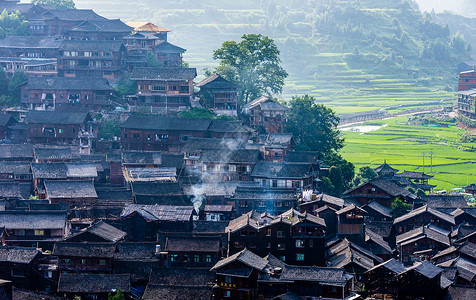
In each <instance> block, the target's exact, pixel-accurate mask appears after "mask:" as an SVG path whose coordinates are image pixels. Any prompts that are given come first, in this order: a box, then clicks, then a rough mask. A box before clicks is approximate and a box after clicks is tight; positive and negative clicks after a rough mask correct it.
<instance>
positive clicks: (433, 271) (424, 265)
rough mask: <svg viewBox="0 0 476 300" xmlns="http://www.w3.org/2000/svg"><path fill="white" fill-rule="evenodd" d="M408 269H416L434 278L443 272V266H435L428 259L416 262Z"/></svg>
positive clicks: (427, 276)
mask: <svg viewBox="0 0 476 300" xmlns="http://www.w3.org/2000/svg"><path fill="white" fill-rule="evenodd" d="M408 270H414V271H416V272H418V273H420V274H421V275H423V276H425V277H426V278H429V279H432V278H434V277H435V276H437V275H439V274H440V273H441V272H443V269H442V268H440V267H437V266H435V265H434V264H432V263H431V262H429V261H427V260H425V261H423V262H418V263H416V264H415V265H413V266H411V267H410V268H408Z"/></svg>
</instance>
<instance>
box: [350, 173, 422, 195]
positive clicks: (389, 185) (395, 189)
mask: <svg viewBox="0 0 476 300" xmlns="http://www.w3.org/2000/svg"><path fill="white" fill-rule="evenodd" d="M367 184H371V185H373V186H376V187H378V188H379V189H381V190H383V191H385V192H386V193H388V194H389V195H391V196H393V197H398V196H403V197H409V198H412V199H416V196H415V195H413V194H412V193H410V192H409V191H408V190H406V189H404V188H402V187H400V186H398V185H396V184H395V183H393V182H391V181H389V180H387V179H384V178H381V177H377V178H375V179H372V180H370V181H369V182H366V183H363V184H361V185H359V186H358V187H356V188H353V189H351V190H348V191H346V192H345V193H344V194H345V195H346V194H349V193H350V192H352V191H355V190H357V189H360V188H361V187H363V186H365V185H367Z"/></svg>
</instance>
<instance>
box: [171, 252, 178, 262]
mask: <svg viewBox="0 0 476 300" xmlns="http://www.w3.org/2000/svg"><path fill="white" fill-rule="evenodd" d="M170 261H171V262H174V261H178V254H172V255H170Z"/></svg>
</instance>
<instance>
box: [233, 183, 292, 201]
mask: <svg viewBox="0 0 476 300" xmlns="http://www.w3.org/2000/svg"><path fill="white" fill-rule="evenodd" d="M233 198H234V199H247V200H290V201H297V195H296V190H295V189H293V188H263V187H241V186H238V187H237V188H236V190H235V195H234V197H233Z"/></svg>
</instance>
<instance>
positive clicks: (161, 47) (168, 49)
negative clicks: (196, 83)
mask: <svg viewBox="0 0 476 300" xmlns="http://www.w3.org/2000/svg"><path fill="white" fill-rule="evenodd" d="M155 49H156V51H157V52H162V53H185V52H186V51H187V50H185V49H184V48H181V47H179V46H176V45H174V44H172V43H169V42H167V41H159V42H158V43H157V45H156V46H155ZM195 76H196V75H195Z"/></svg>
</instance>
